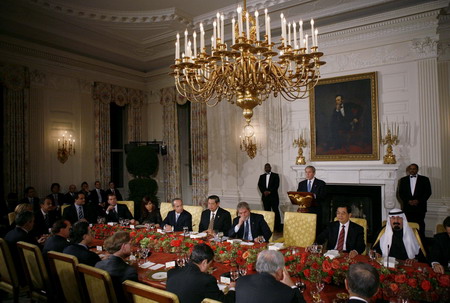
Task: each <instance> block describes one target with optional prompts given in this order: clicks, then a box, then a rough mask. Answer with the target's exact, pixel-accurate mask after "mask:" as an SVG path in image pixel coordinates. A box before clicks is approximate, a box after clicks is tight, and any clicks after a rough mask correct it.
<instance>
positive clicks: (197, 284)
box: [167, 244, 235, 303]
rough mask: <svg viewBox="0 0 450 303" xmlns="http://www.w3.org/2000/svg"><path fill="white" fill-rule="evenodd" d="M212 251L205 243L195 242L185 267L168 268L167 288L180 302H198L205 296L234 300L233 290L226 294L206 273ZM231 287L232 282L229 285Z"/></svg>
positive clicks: (221, 300)
mask: <svg viewBox="0 0 450 303" xmlns="http://www.w3.org/2000/svg"><path fill="white" fill-rule="evenodd" d="M213 258H214V252H213V250H212V249H211V247H209V246H208V245H206V244H197V245H195V246H194V249H193V251H192V254H191V257H190V262H189V263H188V264H187V265H186V266H185V267H178V268H174V269H171V270H169V272H168V273H167V290H168V291H170V292H172V293H174V294H176V295H177V296H178V299H179V300H180V302H181V303H200V302H202V300H203V299H205V298H210V299H213V300H218V301H220V302H234V296H235V293H234V290H230V291H229V292H228V293H227V295H224V293H223V292H222V291H221V290H220V289H219V287H218V286H217V281H216V278H214V277H213V276H212V275H210V274H208V273H207V272H208V269H209V268H210V266H211V264H212V262H213ZM230 287H231V288H230V289H233V287H234V282H233V283H232V284H231V285H230Z"/></svg>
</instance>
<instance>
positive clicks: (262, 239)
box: [255, 236, 266, 243]
mask: <svg viewBox="0 0 450 303" xmlns="http://www.w3.org/2000/svg"><path fill="white" fill-rule="evenodd" d="M255 242H256V243H264V242H266V239H264V237H263V236H258V237H257V238H256V240H255Z"/></svg>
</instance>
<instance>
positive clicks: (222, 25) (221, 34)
mask: <svg viewBox="0 0 450 303" xmlns="http://www.w3.org/2000/svg"><path fill="white" fill-rule="evenodd" d="M224 18H225V17H224V16H223V14H222V15H220V39H221V41H222V43H225V32H224V26H225V25H224Z"/></svg>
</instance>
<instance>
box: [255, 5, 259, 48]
mask: <svg viewBox="0 0 450 303" xmlns="http://www.w3.org/2000/svg"><path fill="white" fill-rule="evenodd" d="M258 17H259V13H258V11H255V22H256V23H255V24H256V41H260V40H259V20H258V19H259V18H258Z"/></svg>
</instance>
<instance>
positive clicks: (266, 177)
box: [258, 163, 283, 232]
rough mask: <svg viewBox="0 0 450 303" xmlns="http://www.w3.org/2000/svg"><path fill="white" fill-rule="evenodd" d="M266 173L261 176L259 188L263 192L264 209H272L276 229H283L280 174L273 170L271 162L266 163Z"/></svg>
mask: <svg viewBox="0 0 450 303" xmlns="http://www.w3.org/2000/svg"><path fill="white" fill-rule="evenodd" d="M264 171H265V173H264V174H262V175H261V176H259V180H258V188H259V191H260V192H261V194H262V196H261V199H262V202H263V205H264V210H266V211H271V210H273V211H274V213H275V230H276V231H279V232H281V231H283V230H282V227H281V216H280V210H279V206H280V198H279V197H278V187H280V176H279V175H278V174H276V173H274V172H272V167H271V166H270V164H269V163H266V165H264Z"/></svg>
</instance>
